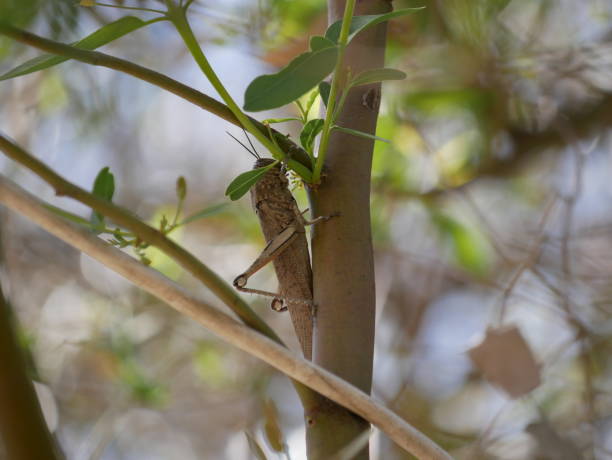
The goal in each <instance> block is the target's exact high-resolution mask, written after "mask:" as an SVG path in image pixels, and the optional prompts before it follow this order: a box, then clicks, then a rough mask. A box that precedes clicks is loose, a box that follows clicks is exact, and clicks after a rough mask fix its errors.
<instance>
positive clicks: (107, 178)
mask: <svg viewBox="0 0 612 460" xmlns="http://www.w3.org/2000/svg"><path fill="white" fill-rule="evenodd" d="M92 193H93V194H94V195H95V196H97V197H98V198H100V199H102V200H104V201H112V199H113V195H114V194H115V176H113V173H112V172H110V169H109V167H108V166H105V167H104V168H102V169H101V170H100V172H99V173H98V175H97V176H96V180H95V181H94V186H93V191H92Z"/></svg>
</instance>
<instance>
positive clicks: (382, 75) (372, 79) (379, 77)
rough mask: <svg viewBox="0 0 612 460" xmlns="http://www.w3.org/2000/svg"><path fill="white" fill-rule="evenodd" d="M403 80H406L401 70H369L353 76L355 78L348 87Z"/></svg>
mask: <svg viewBox="0 0 612 460" xmlns="http://www.w3.org/2000/svg"><path fill="white" fill-rule="evenodd" d="M404 78H406V74H405V73H404V72H402V71H401V70H397V69H388V68H381V69H370V70H366V71H364V72H361V73H360V74H359V75H357V76H355V78H353V79H352V80H351V83H350V84H349V86H350V87H353V86H361V85H369V84H370V83H378V82H381V81H388V80H403V79H404Z"/></svg>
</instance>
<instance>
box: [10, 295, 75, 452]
mask: <svg viewBox="0 0 612 460" xmlns="http://www.w3.org/2000/svg"><path fill="white" fill-rule="evenodd" d="M13 324H14V323H13V321H12V314H11V310H10V307H9V305H8V303H7V302H6V300H5V299H4V296H3V294H2V292H1V291H0V363H1V364H0V366H1V370H0V374H1V375H2V377H1V378H0V438H1V440H2V441H3V443H4V448H5V449H6V453H7V454H8V458H10V459H12V460H31V459H35V458H47V459H49V460H59V459H61V458H63V457H62V455H61V454H60V453H59V450H58V448H57V446H56V445H55V442H54V440H53V437H52V436H51V434H50V433H49V430H48V429H47V425H46V423H45V419H44V418H43V414H42V410H41V409H40V405H39V404H38V398H37V396H36V392H35V391H34V385H33V384H32V380H30V378H29V377H28V371H27V364H26V359H25V356H24V353H23V350H22V349H21V348H20V347H19V343H18V341H17V334H16V333H15V329H14V327H13Z"/></svg>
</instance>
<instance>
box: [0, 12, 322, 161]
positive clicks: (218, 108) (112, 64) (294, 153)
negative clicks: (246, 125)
mask: <svg viewBox="0 0 612 460" xmlns="http://www.w3.org/2000/svg"><path fill="white" fill-rule="evenodd" d="M0 35H6V36H7V37H10V38H12V39H13V40H16V41H18V42H20V43H23V44H25V45H28V46H31V47H33V48H37V49H39V50H42V51H45V52H47V53H51V54H55V55H58V56H64V57H67V58H70V59H74V60H77V61H81V62H84V63H86V64H91V65H97V66H101V67H107V68H109V69H113V70H117V71H119V72H122V73H126V74H128V75H131V76H133V77H136V78H138V79H140V80H143V81H146V82H148V83H151V84H152V85H155V86H157V87H159V88H162V89H165V90H166V91H169V92H171V93H173V94H175V95H177V96H178V97H181V98H183V99H185V100H186V101H189V102H191V103H192V104H194V105H197V106H198V107H200V108H202V109H204V110H206V111H207V112H210V113H212V114H214V115H217V116H218V117H220V118H222V119H223V120H225V121H228V122H230V123H232V124H234V125H236V126H241V124H240V122H239V121H238V119H237V118H236V117H235V116H234V114H233V113H232V111H231V110H230V109H229V107H227V106H226V105H225V104H222V103H221V102H219V101H217V100H216V99H213V98H212V97H210V96H207V95H206V94H204V93H201V92H200V91H197V90H195V89H193V88H191V87H190V86H187V85H185V84H183V83H180V82H178V81H176V80H174V79H172V78H170V77H168V76H166V75H163V74H161V73H159V72H156V71H154V70H151V69H147V68H146V67H142V66H140V65H138V64H134V63H133V62H130V61H126V60H124V59H120V58H117V57H114V56H109V55H108V54H104V53H100V52H99V51H88V50H84V49H79V48H74V47H72V46H70V45H65V44H63V43H59V42H56V41H53V40H49V39H47V38H43V37H40V36H38V35H35V34H33V33H30V32H27V31H25V30H22V29H18V28H17V27H13V26H11V25H9V24H6V23H2V22H0ZM249 120H250V121H251V123H253V124H254V125H255V126H256V127H257V129H259V130H260V131H261V132H262V133H263V134H264V135H265V136H266V137H268V138H270V132H269V130H268V127H266V126H265V125H264V124H263V123H261V122H259V121H257V120H256V119H254V118H252V117H249ZM270 131H271V132H272V133H273V135H274V139H275V140H276V142H277V143H278V145H279V147H280V148H281V150H282V151H283V152H285V154H286V155H288V156H289V157H290V158H292V159H294V160H296V161H298V162H299V163H301V164H303V165H304V166H306V167H307V168H311V167H312V165H311V161H310V157H309V156H308V154H307V153H306V152H305V151H304V149H302V148H301V147H299V146H298V145H297V144H295V143H294V142H293V141H291V140H290V139H289V138H288V137H287V136H285V135H284V134H282V133H280V132H278V131H276V130H274V129H271V128H270Z"/></svg>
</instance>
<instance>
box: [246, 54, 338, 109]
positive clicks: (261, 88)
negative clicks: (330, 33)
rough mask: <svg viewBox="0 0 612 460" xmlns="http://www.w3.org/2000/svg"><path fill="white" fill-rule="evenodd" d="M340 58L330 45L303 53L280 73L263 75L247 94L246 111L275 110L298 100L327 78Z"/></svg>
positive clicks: (249, 88) (252, 83)
mask: <svg viewBox="0 0 612 460" xmlns="http://www.w3.org/2000/svg"><path fill="white" fill-rule="evenodd" d="M337 57H338V48H337V47H335V46H334V47H329V48H324V49H321V50H318V51H308V52H306V53H303V54H300V55H299V56H298V57H296V58H295V59H294V60H293V61H291V62H290V63H289V64H288V65H287V66H286V67H285V68H283V69H282V70H281V71H280V72H278V73H275V74H272V75H261V76H259V77H257V78H256V79H255V80H253V81H252V82H251V84H250V85H249V87H248V88H247V90H246V92H245V94H244V110H247V111H249V112H257V111H260V110H268V109H275V108H277V107H282V106H283V105H286V104H289V103H290V102H293V101H295V100H296V99H297V98H299V97H300V96H303V95H304V94H306V93H307V92H308V91H310V90H311V89H312V88H313V87H315V86H317V85H318V84H319V83H320V82H321V81H322V80H323V79H324V78H325V77H327V76H328V75H329V74H330V73H331V72H332V70H334V66H335V65H336V59H337Z"/></svg>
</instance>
